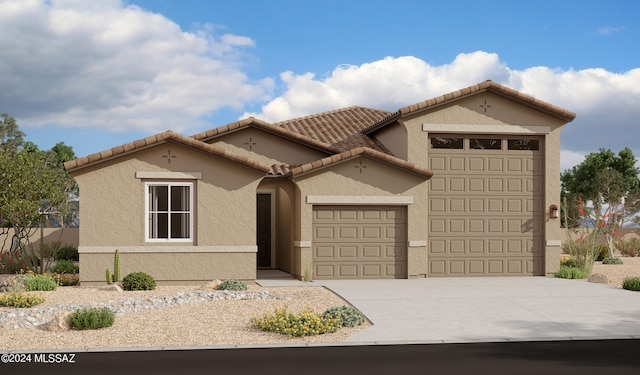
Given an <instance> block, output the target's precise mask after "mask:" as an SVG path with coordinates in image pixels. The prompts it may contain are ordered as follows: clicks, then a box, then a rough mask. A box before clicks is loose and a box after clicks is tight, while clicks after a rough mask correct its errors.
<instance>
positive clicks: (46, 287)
mask: <svg viewBox="0 0 640 375" xmlns="http://www.w3.org/2000/svg"><path fill="white" fill-rule="evenodd" d="M24 284H25V285H26V287H27V290H28V291H34V290H41V291H51V290H56V288H57V287H58V281H57V280H56V279H54V278H53V277H51V276H49V275H43V274H27V275H26V277H25V278H24Z"/></svg>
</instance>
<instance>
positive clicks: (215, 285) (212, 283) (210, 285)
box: [200, 280, 222, 290]
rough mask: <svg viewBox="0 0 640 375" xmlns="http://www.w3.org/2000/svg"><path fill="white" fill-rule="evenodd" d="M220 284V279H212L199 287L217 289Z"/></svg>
mask: <svg viewBox="0 0 640 375" xmlns="http://www.w3.org/2000/svg"><path fill="white" fill-rule="evenodd" d="M220 284H222V281H221V280H213V281H210V282H208V283H206V284H204V285H203V286H201V287H200V289H201V290H217V289H218V287H219V286H220Z"/></svg>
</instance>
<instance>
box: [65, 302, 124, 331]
mask: <svg viewBox="0 0 640 375" xmlns="http://www.w3.org/2000/svg"><path fill="white" fill-rule="evenodd" d="M115 319H116V316H115V313H114V312H113V311H111V310H110V309H109V308H107V307H100V308H98V307H92V308H85V309H80V310H77V311H76V312H74V313H73V314H71V316H70V317H69V326H70V327H71V328H73V329H78V330H85V329H100V328H106V327H111V326H112V325H113V322H114V321H115Z"/></svg>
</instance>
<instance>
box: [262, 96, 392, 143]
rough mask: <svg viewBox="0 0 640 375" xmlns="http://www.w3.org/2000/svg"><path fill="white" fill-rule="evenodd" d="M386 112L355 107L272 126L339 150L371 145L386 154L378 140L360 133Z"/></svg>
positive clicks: (386, 114)
mask: <svg viewBox="0 0 640 375" xmlns="http://www.w3.org/2000/svg"><path fill="white" fill-rule="evenodd" d="M388 115H389V112H386V111H381V110H377V109H371V108H364V107H355V106H354V107H348V108H342V109H337V110H333V111H329V112H323V113H318V114H315V115H310V116H305V117H300V118H295V119H291V120H286V121H281V122H276V123H274V124H273V125H275V126H279V127H282V128H284V129H288V130H290V131H293V132H296V133H299V134H304V135H306V136H308V137H311V138H314V139H317V140H320V141H321V142H325V143H327V144H330V145H332V146H334V147H336V148H338V149H339V151H345V150H349V149H351V148H354V147H370V148H373V149H374V150H378V151H381V152H386V153H389V150H388V149H386V148H385V147H384V146H383V145H382V144H381V143H380V142H378V141H377V140H375V139H373V138H371V137H369V136H367V135H365V134H362V130H363V129H366V128H367V127H369V126H370V125H371V124H374V123H376V122H378V121H380V120H382V119H383V118H385V117H386V116H388Z"/></svg>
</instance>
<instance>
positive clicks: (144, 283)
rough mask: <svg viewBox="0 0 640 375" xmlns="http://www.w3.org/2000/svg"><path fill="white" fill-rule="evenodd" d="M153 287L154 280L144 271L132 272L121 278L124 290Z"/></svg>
mask: <svg viewBox="0 0 640 375" xmlns="http://www.w3.org/2000/svg"><path fill="white" fill-rule="evenodd" d="M155 288H156V281H155V280H154V279H153V277H151V275H149V274H146V273H144V272H133V273H130V274H128V275H127V276H125V277H124V279H122V289H124V290H154V289H155Z"/></svg>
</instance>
